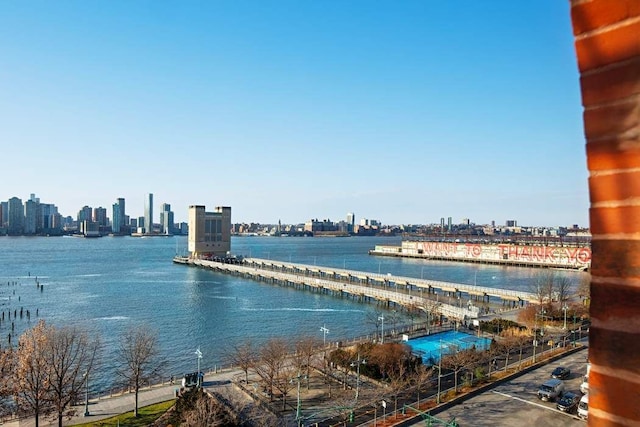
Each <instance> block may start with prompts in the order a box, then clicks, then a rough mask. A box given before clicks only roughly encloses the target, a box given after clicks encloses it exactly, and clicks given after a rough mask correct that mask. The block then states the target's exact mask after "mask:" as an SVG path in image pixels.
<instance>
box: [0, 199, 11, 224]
mask: <svg viewBox="0 0 640 427" xmlns="http://www.w3.org/2000/svg"><path fill="white" fill-rule="evenodd" d="M7 221H9V202H2V203H0V227H6V226H7Z"/></svg>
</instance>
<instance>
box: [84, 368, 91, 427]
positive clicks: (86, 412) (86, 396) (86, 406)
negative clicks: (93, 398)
mask: <svg viewBox="0 0 640 427" xmlns="http://www.w3.org/2000/svg"><path fill="white" fill-rule="evenodd" d="M84 377H85V380H86V384H85V388H84V416H85V417H88V416H89V415H91V414H90V413H89V371H88V370H87V372H85V374H84Z"/></svg>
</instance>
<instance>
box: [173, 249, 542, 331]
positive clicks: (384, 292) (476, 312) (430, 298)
mask: <svg viewBox="0 0 640 427" xmlns="http://www.w3.org/2000/svg"><path fill="white" fill-rule="evenodd" d="M173 261H174V262H175V263H178V264H185V265H192V266H196V267H202V268H209V269H212V270H215V271H218V272H222V273H227V274H234V275H240V276H243V277H246V278H250V279H252V280H259V281H269V282H271V283H279V284H283V285H287V286H293V287H296V288H301V289H306V290H311V291H317V292H322V293H333V294H336V293H337V294H340V295H347V296H351V297H353V298H355V299H357V300H361V301H370V300H377V301H379V302H383V303H384V304H386V305H387V306H389V305H391V304H396V305H400V306H403V307H406V308H417V309H421V310H424V311H425V312H431V311H433V310H434V309H433V307H434V304H437V306H438V310H437V311H438V312H439V313H440V314H442V315H443V316H446V317H448V318H451V319H459V320H463V319H477V318H478V317H480V316H481V314H482V313H481V308H480V307H479V306H478V305H475V304H473V303H472V302H471V301H472V299H473V300H475V301H476V302H478V301H480V299H482V303H484V302H485V301H486V302H487V303H488V302H489V299H490V298H491V297H494V298H498V299H500V300H502V301H503V302H507V303H508V304H510V306H512V307H516V306H518V305H520V306H522V305H524V304H525V303H535V302H536V301H537V300H536V298H535V296H534V295H533V294H532V293H529V292H521V291H514V290H509V289H497V288H489V287H484V286H475V285H467V284H462V283H452V282H442V281H436V280H425V279H416V278H413V277H404V276H394V275H392V274H375V273H369V272H364V271H357V270H346V269H336V268H329V267H318V266H310V265H305V264H295V263H286V262H279V261H272V260H265V259H259V258H245V259H243V261H242V263H237V264H236V263H224V262H219V261H208V260H202V259H194V258H188V257H175V258H174V259H173ZM438 292H440V294H442V295H444V296H447V297H455V298H456V299H458V301H460V304H459V305H458V306H456V305H453V304H447V303H445V302H444V298H443V301H440V300H439V296H440V294H439V293H438ZM425 294H426V295H425ZM463 295H467V296H468V297H469V303H467V304H462V296H463Z"/></svg>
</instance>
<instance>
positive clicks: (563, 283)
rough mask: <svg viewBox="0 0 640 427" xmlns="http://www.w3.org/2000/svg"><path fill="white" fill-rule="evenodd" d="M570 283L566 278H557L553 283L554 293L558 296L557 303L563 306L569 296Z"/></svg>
mask: <svg viewBox="0 0 640 427" xmlns="http://www.w3.org/2000/svg"><path fill="white" fill-rule="evenodd" d="M571 288H572V286H571V281H570V280H569V279H568V278H567V277H564V276H563V277H558V278H556V282H555V292H556V293H557V294H558V302H560V304H564V303H565V302H566V301H567V300H568V299H569V295H570V294H571Z"/></svg>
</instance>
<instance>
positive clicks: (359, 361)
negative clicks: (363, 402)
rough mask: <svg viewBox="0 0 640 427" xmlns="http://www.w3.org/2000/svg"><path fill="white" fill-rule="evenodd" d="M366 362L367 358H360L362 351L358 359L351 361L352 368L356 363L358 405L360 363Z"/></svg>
mask: <svg viewBox="0 0 640 427" xmlns="http://www.w3.org/2000/svg"><path fill="white" fill-rule="evenodd" d="M366 363H367V361H366V360H365V359H360V353H358V359H357V360H355V361H353V362H351V367H352V368H353V367H354V365H356V405H357V404H358V395H359V393H360V365H364V364H366Z"/></svg>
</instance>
